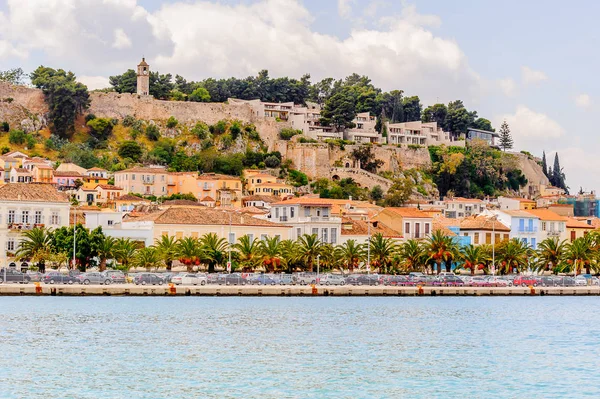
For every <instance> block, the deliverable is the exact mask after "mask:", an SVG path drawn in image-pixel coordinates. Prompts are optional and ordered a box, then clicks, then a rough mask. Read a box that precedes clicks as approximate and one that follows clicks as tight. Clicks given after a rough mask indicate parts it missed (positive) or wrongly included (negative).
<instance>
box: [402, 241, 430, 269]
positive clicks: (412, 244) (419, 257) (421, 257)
mask: <svg viewBox="0 0 600 399" xmlns="http://www.w3.org/2000/svg"><path fill="white" fill-rule="evenodd" d="M426 258H427V252H426V250H425V246H424V245H423V242H422V241H419V240H415V239H410V240H408V241H406V242H405V243H404V244H402V245H401V246H400V248H399V251H398V254H397V255H396V259H397V261H398V263H399V264H401V265H402V268H403V269H404V270H405V271H417V270H418V271H425V264H426Z"/></svg>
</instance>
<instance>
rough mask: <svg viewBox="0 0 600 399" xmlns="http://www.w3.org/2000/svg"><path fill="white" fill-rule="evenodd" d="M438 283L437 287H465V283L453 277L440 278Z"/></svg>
mask: <svg viewBox="0 0 600 399" xmlns="http://www.w3.org/2000/svg"><path fill="white" fill-rule="evenodd" d="M438 282H439V285H441V286H444V287H462V286H463V285H465V282H464V281H462V279H460V278H459V277H458V276H453V275H446V276H440V277H439V279H438Z"/></svg>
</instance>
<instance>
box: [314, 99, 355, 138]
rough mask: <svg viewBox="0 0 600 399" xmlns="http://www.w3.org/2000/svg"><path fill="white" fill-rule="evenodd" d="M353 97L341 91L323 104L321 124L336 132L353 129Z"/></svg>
mask: <svg viewBox="0 0 600 399" xmlns="http://www.w3.org/2000/svg"><path fill="white" fill-rule="evenodd" d="M355 107H356V103H355V99H354V96H353V95H352V93H351V92H349V91H347V90H341V91H339V92H338V93H336V94H334V95H333V96H331V98H329V99H328V100H327V101H326V102H325V107H324V108H323V110H322V111H321V124H322V125H323V126H333V127H334V128H335V129H336V130H337V131H338V132H340V131H343V130H345V129H347V128H352V127H354V126H355V125H354V122H352V121H353V120H354V118H355V117H356V109H355Z"/></svg>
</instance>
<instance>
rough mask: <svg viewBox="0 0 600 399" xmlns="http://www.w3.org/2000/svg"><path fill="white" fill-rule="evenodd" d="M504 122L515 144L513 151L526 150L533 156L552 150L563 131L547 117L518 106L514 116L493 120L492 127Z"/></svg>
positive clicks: (509, 115) (502, 116) (504, 116)
mask: <svg viewBox="0 0 600 399" xmlns="http://www.w3.org/2000/svg"><path fill="white" fill-rule="evenodd" d="M503 120H506V122H507V123H508V126H509V127H510V131H511V134H512V137H513V140H514V142H515V150H517V151H520V150H527V151H530V152H532V153H534V154H537V153H541V152H542V150H543V149H546V150H548V149H554V148H556V146H557V143H560V141H559V140H557V139H559V138H560V137H562V136H563V135H564V134H565V129H563V127H562V126H561V125H560V124H559V123H558V122H556V121H555V120H553V119H552V118H550V117H549V116H548V115H546V114H544V113H540V112H535V111H532V110H531V109H529V108H527V107H526V106H524V105H519V106H518V107H517V109H516V111H515V113H514V114H508V115H501V116H499V117H496V118H494V121H495V124H494V126H500V125H501V123H502V121H503Z"/></svg>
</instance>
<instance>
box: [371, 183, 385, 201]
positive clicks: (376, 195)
mask: <svg viewBox="0 0 600 399" xmlns="http://www.w3.org/2000/svg"><path fill="white" fill-rule="evenodd" d="M369 197H371V200H373V201H379V200H382V199H383V189H382V188H381V186H380V185H376V186H375V187H373V188H372V189H371V192H370V193H369Z"/></svg>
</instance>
